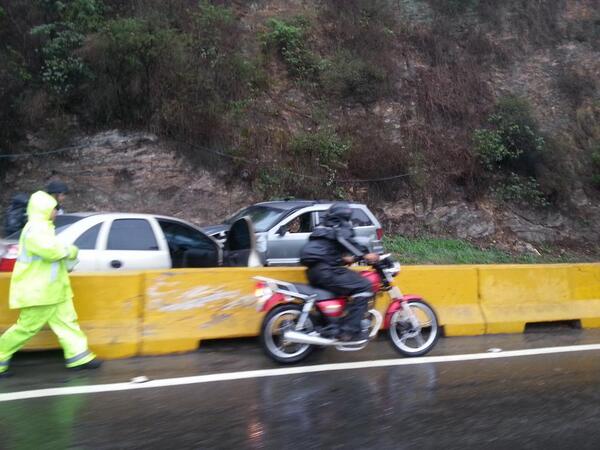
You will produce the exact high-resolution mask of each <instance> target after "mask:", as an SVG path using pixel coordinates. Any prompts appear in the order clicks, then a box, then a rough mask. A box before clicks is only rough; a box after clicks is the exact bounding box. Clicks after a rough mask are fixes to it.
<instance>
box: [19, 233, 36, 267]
mask: <svg viewBox="0 0 600 450" xmlns="http://www.w3.org/2000/svg"><path fill="white" fill-rule="evenodd" d="M30 230H31V229H30V228H28V229H27V231H25V234H24V235H23V247H22V248H21V250H20V251H19V255H18V256H17V261H18V262H20V263H24V264H31V263H32V262H34V261H41V259H42V258H41V257H40V256H38V255H31V256H29V255H27V244H26V241H27V235H28V234H29V231H30Z"/></svg>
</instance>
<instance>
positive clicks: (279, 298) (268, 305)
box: [261, 293, 286, 312]
mask: <svg viewBox="0 0 600 450" xmlns="http://www.w3.org/2000/svg"><path fill="white" fill-rule="evenodd" d="M281 303H286V300H285V296H284V295H283V294H280V293H276V294H273V295H272V296H271V298H270V299H269V300H267V301H266V302H265V304H264V305H263V307H262V309H261V311H262V312H268V311H271V310H272V309H273V308H275V307H276V306H277V305H280V304H281Z"/></svg>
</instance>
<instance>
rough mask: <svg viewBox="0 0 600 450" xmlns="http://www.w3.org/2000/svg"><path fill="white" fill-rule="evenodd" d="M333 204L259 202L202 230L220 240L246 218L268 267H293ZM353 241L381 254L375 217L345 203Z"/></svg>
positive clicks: (259, 251)
mask: <svg viewBox="0 0 600 450" xmlns="http://www.w3.org/2000/svg"><path fill="white" fill-rule="evenodd" d="M332 204H333V202H331V201H330V202H323V201H309V200H289V201H274V202H263V203H257V204H255V205H252V206H249V207H247V208H244V209H242V210H240V211H238V212H237V213H236V214H234V215H233V216H231V217H230V218H229V219H227V220H226V221H225V222H224V223H223V224H221V225H214V226H209V227H204V228H203V231H204V232H206V233H207V234H209V235H211V236H214V237H215V238H217V239H224V238H225V237H226V235H227V231H228V230H229V227H230V224H232V223H234V222H235V221H236V220H237V219H239V218H240V217H244V216H247V217H249V218H250V219H251V220H252V222H253V224H254V230H255V232H256V250H257V252H258V254H259V255H260V257H261V260H262V262H263V263H264V264H265V265H268V266H282V265H296V264H299V263H300V252H301V251H302V247H304V245H305V244H306V243H307V242H308V237H309V236H310V233H312V231H313V230H314V228H315V227H316V226H317V225H318V224H319V223H320V222H321V220H322V219H323V217H324V216H325V214H327V210H328V209H329V207H330V206H331V205H332ZM349 205H350V207H351V208H352V211H353V212H352V218H351V221H352V225H353V228H354V232H355V236H356V240H357V242H359V243H361V244H363V245H365V246H366V247H367V248H368V249H369V250H370V251H372V252H375V253H379V254H381V253H383V246H382V244H381V239H382V237H383V229H382V227H381V224H380V223H379V221H378V220H377V218H376V217H375V216H374V215H373V213H372V212H371V211H370V210H369V208H367V206H366V205H364V204H361V203H349Z"/></svg>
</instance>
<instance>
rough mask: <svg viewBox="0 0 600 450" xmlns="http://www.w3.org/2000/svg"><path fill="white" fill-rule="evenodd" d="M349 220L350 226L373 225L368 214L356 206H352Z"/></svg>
mask: <svg viewBox="0 0 600 450" xmlns="http://www.w3.org/2000/svg"><path fill="white" fill-rule="evenodd" d="M350 222H352V226H354V227H369V226H371V225H373V222H371V219H369V216H367V214H366V213H365V212H364V211H363V210H362V209H357V208H352V216H351V217H350Z"/></svg>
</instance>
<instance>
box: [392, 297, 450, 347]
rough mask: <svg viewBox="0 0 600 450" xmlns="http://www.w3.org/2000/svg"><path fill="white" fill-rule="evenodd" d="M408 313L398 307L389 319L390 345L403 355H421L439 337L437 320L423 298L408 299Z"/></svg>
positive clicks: (432, 345)
mask: <svg viewBox="0 0 600 450" xmlns="http://www.w3.org/2000/svg"><path fill="white" fill-rule="evenodd" d="M407 304H408V307H409V308H410V315H413V317H414V318H415V319H416V322H417V323H418V325H417V326H415V325H416V324H414V323H413V321H412V320H411V317H409V314H408V313H407V312H406V311H405V310H404V309H403V308H400V309H399V310H398V311H396V312H394V314H393V315H392V318H391V319H390V328H389V330H388V333H389V335H390V340H391V342H392V346H393V347H394V348H395V349H396V350H397V351H398V352H400V353H401V354H403V355H405V356H421V355H424V354H425V353H427V352H429V351H430V350H431V349H432V348H433V347H434V345H435V343H436V342H437V339H438V337H439V333H440V331H439V327H438V320H437V316H436V315H435V312H434V311H433V309H432V308H431V306H429V305H428V304H427V303H426V302H425V301H424V300H410V301H409V302H408V303H407Z"/></svg>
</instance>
